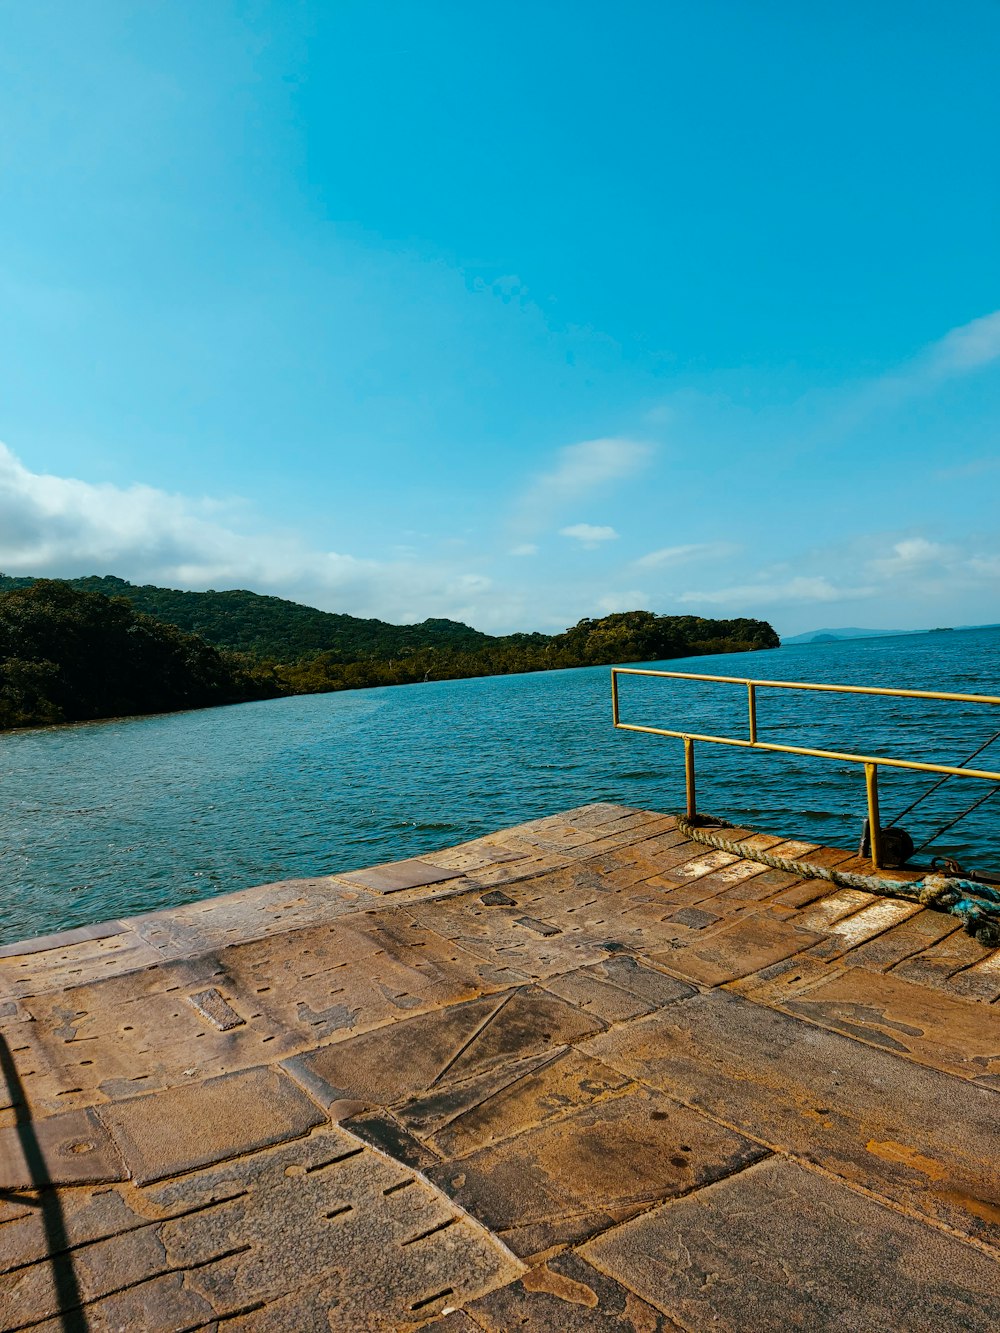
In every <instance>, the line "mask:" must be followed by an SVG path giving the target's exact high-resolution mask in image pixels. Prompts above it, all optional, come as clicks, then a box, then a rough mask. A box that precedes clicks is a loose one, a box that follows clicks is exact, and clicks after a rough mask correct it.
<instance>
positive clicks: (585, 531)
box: [559, 523, 618, 550]
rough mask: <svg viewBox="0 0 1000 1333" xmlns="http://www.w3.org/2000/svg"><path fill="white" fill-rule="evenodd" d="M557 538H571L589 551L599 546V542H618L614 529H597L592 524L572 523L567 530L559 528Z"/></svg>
mask: <svg viewBox="0 0 1000 1333" xmlns="http://www.w3.org/2000/svg"><path fill="white" fill-rule="evenodd" d="M559 536H560V537H572V538H573V539H574V540H575V541H578V542H580V543H582V545H584V546H586V547H588V548H589V549H591V550H592V549H593V548H594V547H595V546H599V545H600V544H601V542H613V541H617V540H618V533H617V532H615V530H614V528H608V527H597V526H595V525H594V524H593V523H573V524H572V525H571V526H570V527H568V528H560V529H559Z"/></svg>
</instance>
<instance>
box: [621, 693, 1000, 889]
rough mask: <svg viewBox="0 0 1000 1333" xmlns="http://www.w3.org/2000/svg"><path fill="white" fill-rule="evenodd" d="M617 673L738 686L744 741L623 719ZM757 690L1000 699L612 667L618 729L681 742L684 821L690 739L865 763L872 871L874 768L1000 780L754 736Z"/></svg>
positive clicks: (877, 861)
mask: <svg viewBox="0 0 1000 1333" xmlns="http://www.w3.org/2000/svg"><path fill="white" fill-rule="evenodd" d="M619 676H656V677H659V678H662V679H666V680H704V681H710V682H711V683H712V684H716V685H742V686H743V687H744V688H745V689H746V692H747V719H748V723H749V728H748V736H747V739H745V740H744V739H743V738H742V737H738V736H709V735H703V734H701V733H699V732H691V731H673V730H670V729H668V728H666V727H644V726H640V725H639V724H638V723H635V722H623V721H622V720H621V715H620V708H619V699H618V677H619ZM761 689H767V690H817V691H822V692H824V693H829V694H879V695H888V696H889V697H890V698H893V699H944V700H948V701H951V702H955V703H970V704H994V705H997V706H1000V698H995V697H993V696H992V695H986V694H952V693H947V692H944V691H940V690H889V689H881V688H877V687H875V686H868V685H817V684H814V683H811V682H806V681H800V680H747V679H745V678H744V677H743V676H703V675H699V674H697V673H696V672H692V671H652V670H647V669H646V668H642V667H612V668H611V706H612V712H613V716H614V725H615V726H616V727H617V728H618V729H619V730H620V731H641V732H645V733H647V734H648V735H651V736H676V737H678V738H679V739H680V740H682V741H683V742H684V778H685V786H686V790H687V815H688V818H689V819H693V818H694V816H695V815H696V813H697V805H696V800H695V768H694V743H695V741H708V742H709V743H711V744H713V745H738V746H742V747H743V748H744V749H749V750H771V751H774V752H776V753H778V754H804V755H812V756H814V757H815V758H817V759H836V760H838V761H840V762H842V763H848V764H864V766H865V787H866V791H867V797H868V828H869V835H870V839H871V859H872V865H873V866H875V867H876V869H877V868H878V867H879V866H880V865H881V859H882V839H881V832H882V830H881V826H880V824H879V809H878V770H879V768H880V767H886V768H906V769H914V770H916V771H917V772H921V773H942V774H945V775H947V776H949V777H960V778H983V779H985V780H986V781H988V782H1000V773H994V772H991V771H988V770H986V769H980V768H965V767H961V766H958V765H953V764H928V763H924V762H922V761H920V760H916V759H889V758H887V757H886V756H884V755H871V754H847V753H845V752H844V751H842V750H816V749H812V748H811V747H809V746H805V745H779V744H778V743H777V742H775V741H761V740H758V739H757V691H758V690H761Z"/></svg>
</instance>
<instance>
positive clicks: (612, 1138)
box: [0, 804, 1000, 1333]
mask: <svg viewBox="0 0 1000 1333" xmlns="http://www.w3.org/2000/svg"><path fill="white" fill-rule="evenodd" d="M729 836H732V837H734V838H736V839H738V840H740V843H741V846H742V847H743V848H745V849H750V848H753V847H757V848H765V849H771V850H776V851H777V852H778V853H781V854H784V855H787V856H789V857H793V858H795V859H798V860H807V861H808V860H811V861H814V862H816V863H819V864H822V865H826V866H833V865H836V866H838V867H840V868H843V869H848V870H860V871H864V872H867V871H869V869H870V866H869V863H868V862H867V861H861V860H860V859H859V858H857V857H856V856H853V855H852V854H851V853H850V852H848V851H842V850H841V851H838V850H836V849H832V848H819V847H816V846H815V845H813V844H806V843H802V842H792V841H787V840H786V841H782V840H781V839H780V838H778V837H768V836H765V835H761V834H753V833H751V832H750V831H748V830H742V831H741V830H737V831H735V832H733V833H731V834H730V835H729ZM892 874H893V876H894V877H896V878H898V877H899V875H898V872H892ZM998 997H1000V950H989V949H986V948H984V947H983V946H982V945H980V944H978V943H977V942H976V941H975V940H974V939H972V938H971V937H970V936H969V935H967V934H965V933H964V931H963V930H962V927H961V923H960V922H959V921H958V920H957V919H956V918H955V917H952V916H949V915H947V914H944V913H942V912H938V911H934V910H930V909H927V908H923V907H920V906H919V905H917V904H915V903H912V902H903V901H899V900H893V899H887V898H883V897H881V896H877V895H872V894H866V893H863V892H860V891H857V890H853V889H849V890H845V889H839V888H834V887H833V886H831V885H830V884H829V883H828V882H826V881H824V880H821V879H811V878H807V879H800V878H797V877H796V876H795V875H794V874H792V873H789V872H787V871H782V870H775V869H770V868H768V867H767V866H765V865H762V864H761V863H759V862H757V861H754V860H752V859H747V858H746V857H744V856H738V855H734V854H729V853H726V852H721V851H716V850H712V849H710V848H707V847H705V846H704V845H701V844H699V843H696V842H693V841H689V840H688V839H687V838H686V837H685V835H684V834H683V833H681V832H680V831H679V830H678V828H677V825H676V821H675V820H674V819H673V818H672V817H670V816H667V815H662V814H657V813H656V812H652V811H641V810H632V809H629V808H626V807H623V806H616V805H607V804H600V805H591V806H584V807H582V808H579V809H576V810H570V811H567V812H565V813H562V814H558V815H554V816H552V817H551V818H546V819H540V820H536V821H534V822H532V823H529V824H523V825H520V826H519V827H516V828H511V829H504V830H501V831H499V832H497V833H495V834H492V835H489V836H487V837H484V838H480V839H477V840H476V841H474V842H470V843H467V844H464V845H462V846H459V847H454V848H449V849H446V850H444V851H441V852H439V853H434V854H429V855H426V856H421V857H420V858H418V859H414V860H409V861H402V862H398V863H395V864H393V865H386V866H377V867H373V868H368V869H359V870H357V871H355V872H352V873H348V874H343V875H337V876H332V877H326V878H322V879H308V880H293V881H288V882H285V883H280V884H271V885H265V886H262V887H260V888H255V889H249V890H246V891H243V892H239V893H233V894H227V895H224V896H221V897H217V898H213V899H209V900H206V901H203V902H198V903H194V904H190V905H186V906H183V907H179V908H177V909H175V910H170V911H163V912H156V913H152V914H149V915H146V916H141V917H135V918H130V919H127V920H121V921H114V922H109V923H105V924H103V925H101V926H95V927H89V928H85V929H83V930H77V931H68V932H65V933H64V934H62V935H56V936H49V937H47V938H45V939H40V940H33V941H27V942H24V943H22V944H17V945H10V946H7V947H6V948H4V949H2V950H0V1071H2V1079H0V1107H2V1109H0V1273H2V1276H0V1328H3V1329H6V1330H14V1329H28V1328H30V1329H35V1330H44V1333H54V1331H55V1330H76V1329H79V1330H84V1329H86V1330H101V1331H102V1333H103V1330H126V1329H127V1330H135V1329H140V1330H172V1331H174V1333H179V1331H180V1330H195V1329H212V1330H215V1329H217V1330H220V1333H223V1331H224V1333H250V1331H251V1330H254V1333H257V1331H260V1333H263V1331H264V1330H268V1331H272V1330H273V1331H274V1333H278V1331H279V1330H280V1331H281V1333H289V1331H290V1330H314V1329H321V1330H327V1329H330V1330H344V1331H345V1333H348V1331H349V1333H354V1330H394V1331H395V1330H410V1329H418V1328H420V1329H433V1330H436V1331H437V1333H479V1331H481V1330H490V1331H491V1333H493V1331H495V1330H503V1331H504V1333H506V1330H510V1329H527V1330H560V1331H563V1330H575V1329H587V1330H596V1331H597V1333H603V1331H604V1330H608V1331H611V1330H614V1333H625V1331H626V1330H635V1331H636V1333H639V1331H640V1330H641V1331H642V1333H650V1331H651V1330H658V1329H673V1328H682V1329H689V1330H708V1329H712V1330H733V1333H745V1331H746V1330H757V1329H760V1330H774V1329H785V1328H810V1329H817V1328H824V1329H825V1328H831V1329H838V1330H839V1329H848V1330H874V1329H885V1328H892V1329H894V1330H895V1329H907V1330H923V1329H928V1330H929V1329H935V1330H941V1329H946V1330H947V1329H982V1330H987V1329H989V1330H991V1331H992V1330H995V1329H997V1328H998V1327H1000V1133H998V1114H997V1113H998V1109H1000V1006H998V1005H997V1003H996V1001H997V999H998Z"/></svg>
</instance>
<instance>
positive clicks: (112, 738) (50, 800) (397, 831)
mask: <svg viewBox="0 0 1000 1333" xmlns="http://www.w3.org/2000/svg"><path fill="white" fill-rule="evenodd" d="M650 665H660V666H661V667H662V668H663V669H665V670H672V671H697V672H704V673H709V674H716V675H732V676H743V677H746V676H751V677H755V678H763V679H771V680H807V681H817V682H825V683H840V684H849V685H876V686H886V687H899V688H904V689H925V690H948V691H954V692H959V693H970V694H992V695H1000V629H989V630H968V631H953V632H945V633H933V634H920V635H908V636H900V637H892V638H877V639H860V640H852V641H844V642H839V643H829V644H816V645H807V646H789V647H784V648H778V649H772V650H768V651H764V652H757V653H735V654H733V653H730V654H724V655H719V656H715V657H699V658H694V659H685V660H683V661H680V660H674V661H671V662H664V663H661V664H650ZM621 701H622V719H623V720H625V721H635V722H640V723H644V724H647V725H653V726H661V727H667V728H671V729H686V730H691V731H696V732H712V733H716V734H723V735H727V734H728V735H733V736H745V735H746V727H747V720H746V707H747V705H746V690H745V688H743V687H741V686H734V685H728V686H723V685H709V684H704V683H698V682H689V681H672V682H668V681H662V680H646V679H642V678H638V677H634V678H627V679H624V680H623V681H622V690H621ZM757 716H758V736H759V738H760V739H761V740H771V741H775V742H778V743H781V744H790V745H805V746H810V747H812V748H822V749H837V750H842V751H849V752H852V753H872V754H880V755H887V756H894V757H899V758H911V759H923V760H927V761H931V762H942V763H958V762H960V761H961V760H963V759H965V758H966V757H967V756H968V755H969V754H971V752H972V751H973V750H974V749H976V748H977V747H978V746H979V745H980V744H982V743H983V742H984V741H985V740H987V739H988V738H989V737H990V736H991V735H993V734H994V733H995V732H997V731H1000V708H987V707H982V706H978V705H967V704H947V703H940V702H929V701H917V700H906V699H882V698H875V697H871V696H858V695H836V694H813V693H806V692H804V691H776V690H761V691H759V693H758V699H757ZM696 758H697V782H698V805H699V809H701V810H704V811H707V812H710V813H713V814H717V815H720V816H723V817H725V818H726V819H729V820H731V821H732V822H734V823H740V824H750V825H753V826H755V827H757V828H760V829H763V830H766V831H768V832H771V833H780V834H783V835H786V836H790V837H801V838H807V839H810V840H812V841H816V842H822V843H825V844H832V845H837V846H847V847H855V846H856V845H857V842H858V837H859V833H860V827H861V821H862V819H863V817H864V814H865V784H864V769H863V768H862V767H861V766H860V765H856V764H848V763H840V762H836V763H835V762H830V761H826V760H820V759H813V758H806V757H801V756H795V755H780V754H768V753H762V752H750V751H747V750H743V749H736V748H729V747H722V746H712V745H705V744H701V745H698V746H697V747H696ZM976 765H977V766H979V767H982V768H986V769H993V770H996V771H1000V741H997V742H996V743H995V744H994V746H993V747H992V748H991V749H987V750H986V751H985V752H984V753H983V754H982V755H981V756H979V758H978V759H977V760H976V761H974V766H976ZM934 780H935V779H934V778H933V776H931V775H927V774H923V775H920V774H913V773H905V772H902V771H900V770H892V769H882V770H881V772H880V789H881V805H882V822H883V824H888V823H889V822H890V820H891V819H892V817H893V816H894V815H895V814H896V813H897V812H898V811H899V810H902V809H903V808H904V807H905V806H906V805H908V804H909V803H910V801H911V800H913V799H914V798H915V797H916V796H918V795H919V794H920V793H921V792H923V791H925V790H927V788H929V787H930V786H931V784H932V783H933V782H934ZM987 786H988V784H985V783H983V782H980V781H975V780H971V779H966V778H955V779H953V780H950V781H949V782H947V783H946V784H945V785H944V786H943V787H942V788H940V789H939V790H938V791H937V792H935V793H934V794H933V796H931V797H930V798H929V799H927V800H926V801H924V802H923V803H922V804H921V805H920V806H919V807H918V808H917V810H916V811H914V812H913V814H912V815H909V816H907V817H906V818H905V819H904V820H903V821H902V823H903V826H904V827H906V828H907V829H908V830H909V831H910V833H911V835H912V836H913V838H914V841H915V842H916V843H918V844H919V843H920V842H922V841H923V840H924V838H926V837H929V836H930V835H931V834H932V833H934V832H935V831H936V830H937V829H938V828H940V827H941V826H942V825H943V824H945V823H947V822H948V820H949V819H951V818H953V817H954V815H956V814H957V813H959V812H960V811H961V810H962V809H964V808H965V807H966V806H967V805H969V804H970V803H971V802H972V801H973V800H975V799H976V797H978V796H980V795H982V794H983V793H984V792H985V790H986V789H987ZM592 801H617V802H622V803H624V804H626V805H631V806H641V807H644V808H649V809H655V810H662V811H677V810H680V809H682V808H683V805H684V765H683V750H682V743H681V742H680V741H679V740H673V739H666V738H662V737H653V736H644V735H639V734H635V733H628V732H622V731H614V730H613V729H612V726H611V697H610V671H609V668H607V667H591V668H584V669H576V670H569V671H551V672H541V673H533V674H531V675H523V676H499V677H487V678H483V679H478V680H458V681H441V682H434V681H429V682H427V683H425V684H420V685H410V686H396V687H387V688H379V689H371V690H357V691H350V692H344V693H339V694H325V695H312V696H309V697H302V698H294V699H279V700H272V701H268V702H264V703H253V704H243V705H240V706H237V707H231V708H217V709H206V710H202V711H198V712H189V713H173V714H167V715H163V716H158V717H142V718H127V719H120V720H115V721H108V722H98V723H85V724H79V725H74V726H64V727H46V728H37V729H32V730H26V731H18V732H10V733H6V734H4V735H3V736H2V737H0V853H2V864H3V871H4V873H3V885H2V897H0V942H4V941H12V940H17V939H22V938H24V937H26V936H31V935H37V934H41V933H44V932H48V931H53V930H59V929H63V928H65V927H69V926H74V925H82V924H86V923H89V922H95V921H102V920H107V919H109V918H114V917H119V916H125V915H133V914H135V913H138V912H145V911H151V910H154V909H156V908H160V907H168V906H172V905H175V904H178V903H182V902H189V901H192V900H194V899H198V898H205V897H208V896H210V895H213V894H217V893H225V892H229V891H231V890H234V889H242V888H246V887H248V886H250V885H253V884H261V883H266V882H269V881H272V880H278V879H290V878H295V877H300V876H314V875H326V874H331V873H333V872H336V871H343V870H349V869H352V868H356V867H359V866H365V865H372V864H375V863H378V862H381V861H389V860H397V859H400V858H403V857H408V856H419V855H420V854H421V853H425V852H429V851H432V850H434V849H436V848H440V847H446V846H449V845H451V844H454V843H457V842H461V841H464V840H465V839H468V838H474V837H476V836H478V835H480V834H484V833H488V832H490V831H492V830H495V829H499V828H503V827H505V826H508V825H511V824H516V823H520V822H521V821H524V820H528V819H534V818H537V817H539V816H542V815H548V814H552V813H555V812H557V811H559V810H565V809H567V808H569V807H571V806H575V805H581V804H584V803H587V802H592ZM998 814H1000V793H998V795H997V797H996V798H995V803H994V802H991V801H988V802H987V803H986V804H985V805H983V806H982V807H981V808H980V809H979V810H977V811H975V812H974V813H973V814H972V815H970V816H969V817H968V818H967V819H965V820H964V821H963V822H961V823H959V824H958V825H957V826H956V828H955V829H954V830H953V831H951V832H949V833H947V834H945V835H944V836H943V837H942V838H941V839H940V840H939V841H938V842H935V843H933V844H932V845H931V847H930V848H928V849H927V851H926V852H924V853H922V854H921V857H920V858H919V859H920V860H922V861H923V862H924V863H926V862H927V861H928V860H929V858H930V857H931V856H932V855H934V854H935V853H936V854H939V855H944V854H947V855H951V856H956V857H958V858H959V860H960V861H961V862H962V863H963V864H966V865H968V866H973V867H977V868H981V869H993V870H996V869H998V868H1000V839H998V838H997V836H996V829H997V822H998V821H997V816H998Z"/></svg>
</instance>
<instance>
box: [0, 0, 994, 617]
mask: <svg viewBox="0 0 1000 1333" xmlns="http://www.w3.org/2000/svg"><path fill="white" fill-rule="evenodd" d="M998 56H1000V6H997V5H996V4H995V3H993V0H965V3H963V4H961V5H954V4H944V3H924V2H922V0H906V3H903V0H893V2H892V3H888V2H886V0H864V2H863V3H856V2H855V0H845V3H843V4H840V5H837V6H826V5H822V6H821V5H803V4H801V3H800V2H799V0H794V2H786V0H760V3H756V4H753V5H748V4H745V3H741V2H737V0H730V2H728V3H724V2H722V0H701V3H699V4H697V5H691V4H688V3H683V4H682V3H674V2H673V0H657V2H656V3H640V2H639V0H618V2H617V3H615V4H614V5H612V4H608V3H595V2H594V0H570V2H567V0H545V3H543V4H539V3H538V2H537V0H532V3H522V2H521V0H504V3H503V4H497V3H494V0H477V3H476V4H474V5H470V4H468V3H467V0H461V2H459V3H452V2H451V0H420V3H414V2H413V0H406V2H405V3H397V2H396V0H362V2H360V3H356V2H355V0H317V2H314V0H260V2H256V3H251V2H242V3H237V2H236V0H208V3H206V0H162V2H158V0H89V2H88V3H87V4H86V5H81V4H79V3H78V2H77V0H31V3H30V4H25V3H20V2H19V0H0V125H2V133H0V441H2V444H0V570H2V571H3V572H5V573H8V574H36V575H48V576H56V577H58V576H66V577H70V576H76V575H82V574H91V573H97V574H108V573H111V574H117V575H120V576H121V577H124V578H128V579H131V580H132V581H135V582H149V583H157V584H162V585H166V586H170V587H181V588H192V589H205V588H216V589H222V588H252V589H254V590H256V591H259V592H267V593H275V594H277V595H279V596H283V597H289V598H292V599H293V600H296V601H300V602H305V603H307V604H309V605H314V606H319V607H322V608H324V609H327V610H333V611H343V612H349V613H351V614H353V615H362V616H378V617H380V618H383V619H388V620H392V621H416V620H422V619H423V618H424V617H426V616H449V617H452V618H455V619H458V620H463V621H466V622H468V623H470V624H473V625H475V626H477V627H478V628H481V629H484V630H488V631H490V632H494V633H506V632H509V631H513V630H542V631H546V632H554V631H558V630H561V629H562V628H564V627H565V626H567V625H570V624H573V623H575V622H576V621H577V620H578V619H580V618H581V617H583V616H600V615H604V614H607V613H608V612H610V611H622V610H632V609H636V608H645V609H649V610H653V611H657V612H660V613H665V614H700V615H705V616H713V617H714V616H724V617H729V616H741V615H747V616H760V617H763V618H765V619H767V620H770V621H771V623H772V624H773V625H774V626H775V628H776V629H778V631H779V632H780V633H783V634H795V633H799V632H802V631H806V630H810V629H815V628H820V627H823V628H826V627H831V626H842V625H852V626H853V625H860V626H866V627H881V628H889V629H895V628H921V627H933V626H938V625H959V624H972V623H984V622H995V621H1000V596H998V590H1000V519H998V516H1000V503H998V501H1000V438H998V437H1000V217H998V213H1000V210H998V202H1000V175H998V155H997V148H996V141H997V126H998V124H1000V105H998V103H1000V81H998V80H997V78H996V69H997V62H998Z"/></svg>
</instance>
